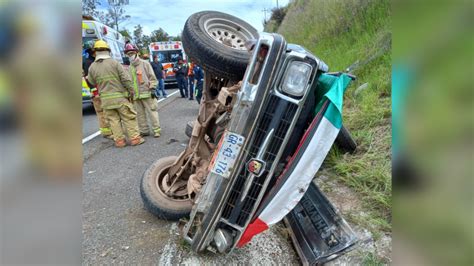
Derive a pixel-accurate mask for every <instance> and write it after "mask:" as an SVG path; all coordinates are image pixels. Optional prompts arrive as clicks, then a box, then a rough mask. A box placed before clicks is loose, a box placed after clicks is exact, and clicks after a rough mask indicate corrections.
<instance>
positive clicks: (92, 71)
mask: <svg viewBox="0 0 474 266" xmlns="http://www.w3.org/2000/svg"><path fill="white" fill-rule="evenodd" d="M94 51H95V61H94V63H92V65H91V66H90V68H89V75H88V81H89V83H91V85H93V86H95V87H96V88H97V89H98V91H99V95H100V99H101V101H102V108H103V109H104V110H105V114H106V117H107V119H108V120H109V122H110V128H111V129H112V134H113V136H114V141H115V146H117V147H124V146H126V141H125V135H124V132H123V130H122V123H123V126H124V127H125V129H126V130H127V135H128V137H129V138H130V144H131V145H132V146H135V145H139V144H142V143H143V142H145V140H144V139H143V138H142V137H141V136H140V133H139V131H138V124H137V119H136V117H137V113H136V111H135V109H134V108H133V105H132V104H131V103H130V101H129V100H128V98H129V97H133V87H132V81H131V79H130V77H129V75H128V74H127V72H126V71H125V70H124V68H123V67H122V65H121V64H120V63H119V62H117V61H116V60H114V59H112V58H111V57H110V48H109V46H108V44H107V43H106V42H105V41H103V40H98V41H96V42H95V44H94ZM127 90H128V91H127Z"/></svg>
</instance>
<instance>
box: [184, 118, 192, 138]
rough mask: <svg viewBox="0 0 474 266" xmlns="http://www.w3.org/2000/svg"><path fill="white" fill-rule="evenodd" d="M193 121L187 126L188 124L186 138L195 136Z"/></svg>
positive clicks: (185, 131)
mask: <svg viewBox="0 0 474 266" xmlns="http://www.w3.org/2000/svg"><path fill="white" fill-rule="evenodd" d="M193 124H194V123H193V121H189V122H188V123H187V124H186V129H185V130H184V133H185V134H186V136H188V137H191V135H192V134H193Z"/></svg>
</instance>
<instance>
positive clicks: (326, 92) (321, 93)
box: [315, 74, 351, 128]
mask: <svg viewBox="0 0 474 266" xmlns="http://www.w3.org/2000/svg"><path fill="white" fill-rule="evenodd" d="M350 82H351V78H350V77H349V76H347V75H346V74H341V75H340V76H339V77H336V76H333V75H329V74H322V75H321V76H320V77H319V79H318V85H317V89H316V101H317V102H318V104H317V106H316V110H315V114H317V113H318V112H319V111H320V110H321V108H322V106H323V104H324V102H325V101H326V100H329V106H328V109H327V110H326V112H325V113H324V117H326V119H328V120H329V121H330V122H331V124H333V125H334V126H335V127H336V128H341V127H342V104H343V99H344V92H345V91H346V89H347V87H348V85H349V83H350Z"/></svg>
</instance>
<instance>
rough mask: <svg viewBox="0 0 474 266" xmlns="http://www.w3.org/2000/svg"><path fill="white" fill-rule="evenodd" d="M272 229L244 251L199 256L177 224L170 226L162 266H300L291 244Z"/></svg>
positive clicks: (253, 241) (255, 238) (276, 228)
mask: <svg viewBox="0 0 474 266" xmlns="http://www.w3.org/2000/svg"><path fill="white" fill-rule="evenodd" d="M277 230H278V227H271V228H270V229H269V230H267V231H266V232H264V233H262V234H260V235H257V236H255V237H254V238H253V239H252V241H251V242H250V243H249V244H247V245H246V246H245V247H243V248H240V249H235V250H234V251H233V252H232V253H230V254H214V253H211V252H204V253H200V254H196V253H194V252H193V251H191V250H190V248H189V246H188V245H187V244H186V243H185V242H184V241H183V240H182V238H181V236H180V235H179V232H178V227H177V224H176V223H173V224H171V225H170V226H169V239H168V240H167V242H166V245H165V247H164V248H163V249H162V251H161V257H160V260H159V263H158V264H159V265H182V264H183V265H227V264H229V265H235V264H239V265H240V264H242V265H247V264H252V265H274V264H277V265H299V264H300V263H299V259H298V256H297V254H296V253H295V251H294V250H293V248H292V246H291V243H290V242H289V241H288V240H287V239H286V238H285V237H283V236H282V235H281V234H280V233H279V232H278V231H277Z"/></svg>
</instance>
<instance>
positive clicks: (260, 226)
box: [237, 218, 268, 248]
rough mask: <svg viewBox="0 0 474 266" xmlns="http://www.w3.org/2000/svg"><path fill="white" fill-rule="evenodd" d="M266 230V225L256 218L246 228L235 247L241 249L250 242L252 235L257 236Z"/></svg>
mask: <svg viewBox="0 0 474 266" xmlns="http://www.w3.org/2000/svg"><path fill="white" fill-rule="evenodd" d="M267 229H268V225H267V224H266V223H265V222H264V221H262V220H260V219H259V218H257V219H256V220H255V221H253V223H251V224H249V226H247V228H246V229H245V232H244V234H243V235H242V237H241V238H240V240H239V243H237V247H239V248H241V247H243V246H244V245H245V244H247V243H248V242H250V240H252V237H253V236H254V235H258V234H260V233H261V232H263V231H265V230H267Z"/></svg>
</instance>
